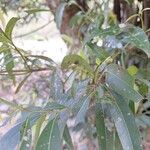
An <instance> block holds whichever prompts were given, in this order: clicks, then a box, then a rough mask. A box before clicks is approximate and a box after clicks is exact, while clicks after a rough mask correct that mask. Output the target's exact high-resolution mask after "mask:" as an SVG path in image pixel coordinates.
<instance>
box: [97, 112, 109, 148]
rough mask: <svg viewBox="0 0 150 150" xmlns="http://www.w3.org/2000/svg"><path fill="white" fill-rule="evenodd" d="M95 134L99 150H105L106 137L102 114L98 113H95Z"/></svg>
mask: <svg viewBox="0 0 150 150" xmlns="http://www.w3.org/2000/svg"><path fill="white" fill-rule="evenodd" d="M96 132H97V136H98V142H99V148H100V149H102V150H107V149H106V147H107V135H106V127H105V121H104V114H103V113H102V112H101V111H100V110H97V111H96Z"/></svg>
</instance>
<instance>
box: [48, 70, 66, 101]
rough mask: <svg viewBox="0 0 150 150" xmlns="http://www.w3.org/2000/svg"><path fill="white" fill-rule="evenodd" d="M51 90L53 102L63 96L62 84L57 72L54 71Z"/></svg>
mask: <svg viewBox="0 0 150 150" xmlns="http://www.w3.org/2000/svg"><path fill="white" fill-rule="evenodd" d="M50 84H51V88H50V90H51V91H50V94H51V97H52V98H53V99H54V100H58V99H60V98H61V97H62V95H63V84H62V81H61V78H60V76H59V73H58V70H57V69H56V70H54V72H53V74H52V76H51V83H50Z"/></svg>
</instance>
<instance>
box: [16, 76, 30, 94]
mask: <svg viewBox="0 0 150 150" xmlns="http://www.w3.org/2000/svg"><path fill="white" fill-rule="evenodd" d="M30 75H31V73H29V74H28V75H27V76H25V78H24V79H23V80H22V81H21V82H20V83H19V85H18V87H17V88H16V90H15V93H18V92H19V90H20V89H21V88H22V86H23V85H24V83H25V82H26V80H27V79H28V77H29V76H30Z"/></svg>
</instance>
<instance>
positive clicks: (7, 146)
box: [0, 123, 22, 150]
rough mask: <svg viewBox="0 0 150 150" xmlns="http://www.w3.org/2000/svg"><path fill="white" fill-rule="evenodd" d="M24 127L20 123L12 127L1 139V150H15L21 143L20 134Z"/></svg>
mask: <svg viewBox="0 0 150 150" xmlns="http://www.w3.org/2000/svg"><path fill="white" fill-rule="evenodd" d="M21 127H22V123H19V124H17V125H15V126H14V127H12V128H11V129H10V130H9V131H8V132H7V133H6V134H5V135H3V136H2V138H1V139H0V150H13V149H15V147H16V145H17V144H18V142H19V133H20V129H21Z"/></svg>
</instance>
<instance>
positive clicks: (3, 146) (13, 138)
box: [0, 113, 40, 150]
mask: <svg viewBox="0 0 150 150" xmlns="http://www.w3.org/2000/svg"><path fill="white" fill-rule="evenodd" d="M29 115H30V114H27V116H26V117H25V118H27V117H28V116H29ZM39 115H40V114H39V113H38V114H37V113H35V114H33V115H32V116H31V117H30V123H31V126H33V125H34V124H35V122H36V121H37V119H38V118H39ZM25 118H24V117H23V120H22V121H21V122H20V123H18V124H17V125H15V126H14V127H12V128H11V129H10V130H9V131H8V132H6V134H4V135H3V136H2V137H1V138H0V150H14V149H15V148H16V146H17V144H18V143H19V140H20V139H19V138H20V131H21V128H22V124H23V123H24V121H25Z"/></svg>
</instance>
